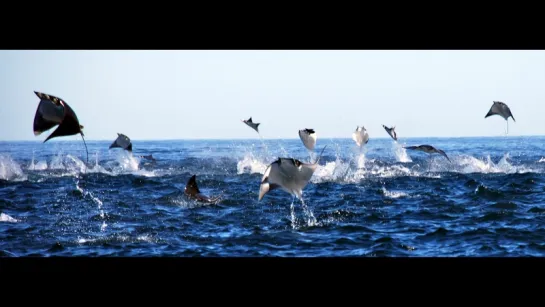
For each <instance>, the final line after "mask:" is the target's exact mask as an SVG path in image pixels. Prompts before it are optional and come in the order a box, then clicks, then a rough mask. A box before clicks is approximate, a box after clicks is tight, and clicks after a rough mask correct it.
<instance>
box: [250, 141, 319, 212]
mask: <svg viewBox="0 0 545 307" xmlns="http://www.w3.org/2000/svg"><path fill="white" fill-rule="evenodd" d="M326 147H327V145H326V146H324V148H323V149H322V152H321V153H320V156H319V157H318V159H316V162H314V163H303V162H301V161H299V160H297V159H294V158H278V159H277V160H276V161H274V162H273V163H271V164H270V165H269V166H268V167H267V169H266V170H265V173H264V174H263V177H262V179H261V184H260V186H259V198H258V200H259V201H261V199H263V197H264V196H265V194H267V193H269V192H270V191H273V190H275V189H281V190H283V191H285V192H287V193H289V194H291V195H293V196H295V197H297V198H298V199H299V200H302V194H303V189H304V188H305V186H306V185H307V184H308V182H309V181H310V178H311V177H312V175H313V174H314V172H315V171H316V168H317V167H318V162H319V161H320V158H321V157H322V154H323V152H324V150H325V149H326Z"/></svg>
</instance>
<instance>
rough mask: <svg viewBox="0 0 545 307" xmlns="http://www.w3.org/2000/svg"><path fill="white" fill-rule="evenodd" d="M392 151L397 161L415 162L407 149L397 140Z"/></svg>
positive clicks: (393, 143)
mask: <svg viewBox="0 0 545 307" xmlns="http://www.w3.org/2000/svg"><path fill="white" fill-rule="evenodd" d="M392 151H393V153H394V155H395V157H396V160H397V162H402V163H408V162H413V160H412V159H411V157H409V155H408V154H407V150H406V149H405V148H403V146H402V145H401V144H399V143H398V142H396V141H393V142H392Z"/></svg>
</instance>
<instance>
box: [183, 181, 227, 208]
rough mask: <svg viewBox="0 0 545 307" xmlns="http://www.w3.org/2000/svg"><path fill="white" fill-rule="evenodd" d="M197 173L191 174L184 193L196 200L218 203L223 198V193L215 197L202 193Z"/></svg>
mask: <svg viewBox="0 0 545 307" xmlns="http://www.w3.org/2000/svg"><path fill="white" fill-rule="evenodd" d="M196 177H197V175H193V176H191V178H189V181H187V185H186V186H185V189H184V194H185V195H186V196H187V197H188V198H189V199H193V200H196V201H197V202H201V203H206V204H217V203H218V202H219V201H220V200H221V195H219V196H215V197H208V196H205V195H203V194H201V191H200V190H199V187H198V186H197V179H196Z"/></svg>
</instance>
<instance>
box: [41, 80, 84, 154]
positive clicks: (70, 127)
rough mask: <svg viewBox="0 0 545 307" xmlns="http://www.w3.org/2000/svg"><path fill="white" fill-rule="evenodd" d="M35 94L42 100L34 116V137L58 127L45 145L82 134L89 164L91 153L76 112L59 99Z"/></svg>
mask: <svg viewBox="0 0 545 307" xmlns="http://www.w3.org/2000/svg"><path fill="white" fill-rule="evenodd" d="M34 93H35V94H36V96H38V98H40V103H39V104H38V109H37V110H36V114H35V115H34V127H33V129H34V135H35V136H38V135H40V134H42V133H43V132H45V131H47V130H49V129H51V128H53V127H55V126H56V125H58V127H57V129H55V131H53V133H51V134H50V135H49V136H48V137H47V138H46V139H45V140H44V143H45V142H47V141H48V140H50V139H52V138H56V137H61V136H69V135H75V134H78V133H79V134H81V138H82V139H83V144H84V145H85V151H86V153H87V163H89V151H88V150H87V144H86V143H85V138H84V135H83V131H82V129H83V126H82V125H80V123H79V120H78V117H77V115H76V112H74V110H73V109H72V108H71V107H70V106H69V105H68V103H66V101H64V100H62V99H61V98H59V97H56V96H53V95H49V94H44V93H40V92H37V91H34Z"/></svg>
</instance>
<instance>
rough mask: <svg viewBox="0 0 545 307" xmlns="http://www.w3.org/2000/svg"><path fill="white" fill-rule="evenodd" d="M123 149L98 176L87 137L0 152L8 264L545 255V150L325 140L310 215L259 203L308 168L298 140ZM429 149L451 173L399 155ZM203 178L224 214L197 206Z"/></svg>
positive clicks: (311, 188)
mask: <svg viewBox="0 0 545 307" xmlns="http://www.w3.org/2000/svg"><path fill="white" fill-rule="evenodd" d="M112 141H113V140H112ZM112 141H87V145H88V149H89V164H88V167H87V168H85V166H84V162H85V160H86V155H85V147H84V145H83V142H82V141H81V139H79V140H78V138H77V137H73V138H72V140H69V141H66V140H59V141H56V140H55V141H49V142H47V143H42V142H41V141H32V142H6V141H3V142H0V256H3V257H12V256H13V257H20V256H45V257H47V256H135V257H140V256H177V257H188V256H222V257H223V256H228V257H237V256H244V257H248V256H250V257H254V256H257V257H263V256H281V257H285V256H288V257H315V256H333V257H335V256H370V257H374V256H393V257H398V256H401V257H421V256H426V257H427V256H432V257H452V256H544V255H545V226H544V225H545V223H544V222H545V215H544V213H545V137H490V138H407V139H400V140H399V144H397V143H396V142H394V141H393V140H392V139H386V138H382V139H374V138H371V139H370V141H369V143H368V144H367V146H366V147H365V148H364V150H363V151H361V152H360V151H359V149H358V148H357V147H356V145H355V143H354V142H353V141H352V140H351V139H326V138H323V139H320V138H319V139H318V141H317V145H316V149H315V152H314V153H313V155H314V156H317V155H318V154H319V152H320V151H321V150H322V148H323V147H324V146H325V145H327V148H326V149H325V151H324V154H323V157H322V159H321V160H320V162H319V164H320V166H319V167H318V169H317V170H316V172H315V173H314V175H313V177H312V179H311V181H310V183H309V184H308V185H307V186H306V188H305V189H304V194H303V199H304V203H305V204H306V205H307V207H308V209H309V212H305V210H303V207H302V203H301V202H300V201H299V200H297V199H295V200H294V198H293V197H292V196H290V195H288V194H287V193H285V192H283V191H282V190H275V191H272V192H270V193H269V194H267V195H266V196H265V197H264V199H263V200H262V201H260V202H258V192H259V184H260V181H261V177H262V175H263V173H264V171H265V169H266V167H267V165H268V164H269V163H271V162H273V161H274V160H275V159H276V158H277V157H290V158H291V157H293V158H297V159H300V160H302V161H303V162H308V161H309V159H310V154H309V152H308V151H307V150H306V149H305V148H304V147H303V145H302V143H301V141H300V140H299V139H289V140H261V139H255V140H198V141H197V140H196V141H189V140H188V141H182V140H180V141H138V140H133V147H134V153H133V154H134V156H131V155H130V154H129V153H127V152H124V151H122V150H120V149H112V150H109V149H108V146H109V145H110V144H111V142H112ZM419 144H431V145H433V146H435V147H437V148H440V149H443V150H444V151H445V152H446V153H447V155H448V156H449V158H450V159H451V161H452V162H449V161H447V160H446V159H445V158H444V157H442V156H439V155H434V156H432V157H431V158H430V157H429V156H428V155H427V154H425V153H422V152H414V151H405V150H404V149H403V148H402V145H419ZM149 154H152V155H153V157H154V158H156V161H155V162H149V161H147V160H144V159H140V158H139V156H140V155H149ZM193 174H196V175H197V183H198V185H199V188H200V190H201V192H203V193H204V194H207V195H211V196H214V195H220V194H221V195H223V200H222V201H221V202H220V203H219V204H216V205H201V204H197V203H195V202H194V201H192V200H188V199H186V198H185V196H184V195H183V189H184V187H185V185H186V183H187V181H188V179H189V178H190V177H191V176H192V175H193Z"/></svg>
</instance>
